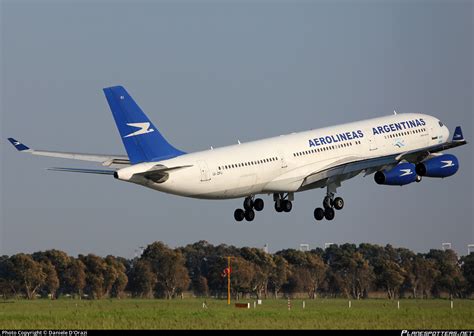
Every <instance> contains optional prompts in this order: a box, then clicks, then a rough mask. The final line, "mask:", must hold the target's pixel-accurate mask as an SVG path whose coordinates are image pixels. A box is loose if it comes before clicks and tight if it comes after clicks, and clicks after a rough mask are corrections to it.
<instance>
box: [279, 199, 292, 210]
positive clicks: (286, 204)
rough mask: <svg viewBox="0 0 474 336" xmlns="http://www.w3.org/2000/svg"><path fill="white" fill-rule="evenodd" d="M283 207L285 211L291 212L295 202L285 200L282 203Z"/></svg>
mask: <svg viewBox="0 0 474 336" xmlns="http://www.w3.org/2000/svg"><path fill="white" fill-rule="evenodd" d="M281 207H282V208H283V211H285V212H290V211H291V209H293V204H292V203H291V202H290V201H288V200H284V201H282V203H281Z"/></svg>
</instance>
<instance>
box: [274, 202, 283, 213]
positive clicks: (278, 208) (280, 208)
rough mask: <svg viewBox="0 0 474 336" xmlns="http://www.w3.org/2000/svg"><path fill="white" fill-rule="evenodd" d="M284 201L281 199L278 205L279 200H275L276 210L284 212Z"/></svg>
mask: <svg viewBox="0 0 474 336" xmlns="http://www.w3.org/2000/svg"><path fill="white" fill-rule="evenodd" d="M282 202H283V201H280V206H278V202H275V210H276V212H282V211H283V208H282V206H281V205H282Z"/></svg>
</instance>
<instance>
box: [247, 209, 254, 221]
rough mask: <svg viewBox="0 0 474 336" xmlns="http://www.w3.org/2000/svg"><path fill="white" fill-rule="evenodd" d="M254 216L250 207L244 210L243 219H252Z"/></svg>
mask: <svg viewBox="0 0 474 336" xmlns="http://www.w3.org/2000/svg"><path fill="white" fill-rule="evenodd" d="M254 218H255V211H253V210H252V209H249V210H245V219H246V220H247V221H249V222H251V221H253V219H254Z"/></svg>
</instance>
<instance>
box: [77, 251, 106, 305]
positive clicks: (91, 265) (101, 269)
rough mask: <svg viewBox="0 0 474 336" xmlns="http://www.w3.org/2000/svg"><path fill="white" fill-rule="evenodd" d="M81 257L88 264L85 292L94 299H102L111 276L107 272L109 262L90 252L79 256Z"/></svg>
mask: <svg viewBox="0 0 474 336" xmlns="http://www.w3.org/2000/svg"><path fill="white" fill-rule="evenodd" d="M79 259H80V260H81V261H82V262H83V263H84V265H85V266H86V286H85V288H84V292H85V293H86V294H87V295H88V296H89V297H91V298H93V299H101V298H102V297H103V296H104V295H105V294H106V293H107V288H106V285H108V283H107V282H106V281H107V279H110V276H109V275H107V272H108V271H110V269H108V268H107V264H106V263H105V261H104V259H102V258H101V257H99V256H96V255H94V254H88V255H87V256H82V255H80V256H79Z"/></svg>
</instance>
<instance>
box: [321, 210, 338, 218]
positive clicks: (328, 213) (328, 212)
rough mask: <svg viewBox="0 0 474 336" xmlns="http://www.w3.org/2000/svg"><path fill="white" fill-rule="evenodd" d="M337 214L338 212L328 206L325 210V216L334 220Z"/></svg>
mask: <svg viewBox="0 0 474 336" xmlns="http://www.w3.org/2000/svg"><path fill="white" fill-rule="evenodd" d="M335 215H336V212H335V211H334V209H333V208H327V209H326V210H324V217H326V219H327V220H333V219H334V216H335Z"/></svg>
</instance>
